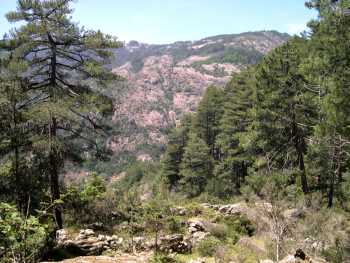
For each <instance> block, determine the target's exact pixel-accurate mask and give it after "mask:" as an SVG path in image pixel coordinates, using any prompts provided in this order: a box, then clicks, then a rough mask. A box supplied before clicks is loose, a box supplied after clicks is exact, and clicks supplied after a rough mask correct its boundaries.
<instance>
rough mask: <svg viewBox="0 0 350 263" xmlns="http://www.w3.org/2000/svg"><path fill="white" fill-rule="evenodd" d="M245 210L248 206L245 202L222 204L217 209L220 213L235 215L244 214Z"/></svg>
mask: <svg viewBox="0 0 350 263" xmlns="http://www.w3.org/2000/svg"><path fill="white" fill-rule="evenodd" d="M247 210H248V206H247V204H246V203H237V204H231V205H222V206H220V207H219V209H218V211H219V213H221V214H226V215H237V216H239V215H242V214H245V213H246V212H247Z"/></svg>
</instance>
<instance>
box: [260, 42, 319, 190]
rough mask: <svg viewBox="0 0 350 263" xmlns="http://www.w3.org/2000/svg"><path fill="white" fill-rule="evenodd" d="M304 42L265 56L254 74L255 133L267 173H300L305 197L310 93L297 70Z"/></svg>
mask: <svg viewBox="0 0 350 263" xmlns="http://www.w3.org/2000/svg"><path fill="white" fill-rule="evenodd" d="M305 50H306V49H305V40H304V39H301V38H294V39H292V40H290V41H288V42H287V43H286V44H285V45H283V46H281V47H279V48H277V49H276V50H275V51H273V52H272V53H271V54H270V55H268V56H267V57H266V58H265V59H264V60H263V62H262V63H261V64H260V65H259V66H258V68H257V73H256V83H257V102H256V108H255V110H256V117H257V123H256V125H257V126H256V130H257V138H258V140H259V143H258V144H259V147H260V148H261V149H262V150H263V152H264V154H265V159H266V165H267V169H269V170H273V169H277V170H278V169H282V170H283V169H295V168H297V169H299V173H300V179H301V186H302V189H303V191H304V193H307V192H308V191H309V187H308V183H307V177H306V170H305V161H304V155H305V154H306V151H307V142H306V138H307V137H308V136H310V134H311V133H312V124H313V120H314V115H315V113H314V107H313V103H312V99H310V98H312V96H313V95H314V94H313V93H311V94H310V92H309V90H308V89H307V88H306V87H307V82H306V80H305V78H304V76H303V74H302V72H301V70H300V65H301V63H302V60H303V57H305V56H306V55H305V53H304V52H305Z"/></svg>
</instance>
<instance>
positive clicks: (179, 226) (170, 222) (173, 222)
mask: <svg viewBox="0 0 350 263" xmlns="http://www.w3.org/2000/svg"><path fill="white" fill-rule="evenodd" d="M166 224H167V228H168V229H169V231H170V232H171V233H183V232H184V227H183V222H182V220H181V219H179V218H177V217H170V218H168V219H167V222H166Z"/></svg>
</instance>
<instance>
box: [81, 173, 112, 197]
mask: <svg viewBox="0 0 350 263" xmlns="http://www.w3.org/2000/svg"><path fill="white" fill-rule="evenodd" d="M105 192H106V184H105V182H104V181H103V179H102V178H101V177H100V176H98V175H97V174H96V173H93V174H92V176H91V177H90V178H89V179H88V181H87V182H86V183H85V184H84V187H83V189H82V191H81V192H80V198H81V200H83V201H92V200H95V199H96V198H100V197H101V196H102V195H103V194H104V193H105Z"/></svg>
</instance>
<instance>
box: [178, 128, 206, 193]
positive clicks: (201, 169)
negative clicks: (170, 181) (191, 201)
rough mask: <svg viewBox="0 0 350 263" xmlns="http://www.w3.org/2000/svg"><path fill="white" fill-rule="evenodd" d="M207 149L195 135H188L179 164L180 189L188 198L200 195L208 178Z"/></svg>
mask: <svg viewBox="0 0 350 263" xmlns="http://www.w3.org/2000/svg"><path fill="white" fill-rule="evenodd" d="M210 167H211V157H210V155H209V147H208V146H207V145H206V144H205V142H204V141H203V140H202V139H200V138H199V137H198V136H197V135H196V134H194V133H192V134H190V135H189V141H188V143H187V145H186V147H185V149H184V156H183V160H182V163H181V170H180V175H181V180H180V184H181V189H182V191H183V192H184V193H185V194H186V195H187V196H189V197H195V196H198V195H199V194H201V193H202V192H203V191H204V189H205V186H206V184H207V180H208V178H209V176H210Z"/></svg>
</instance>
